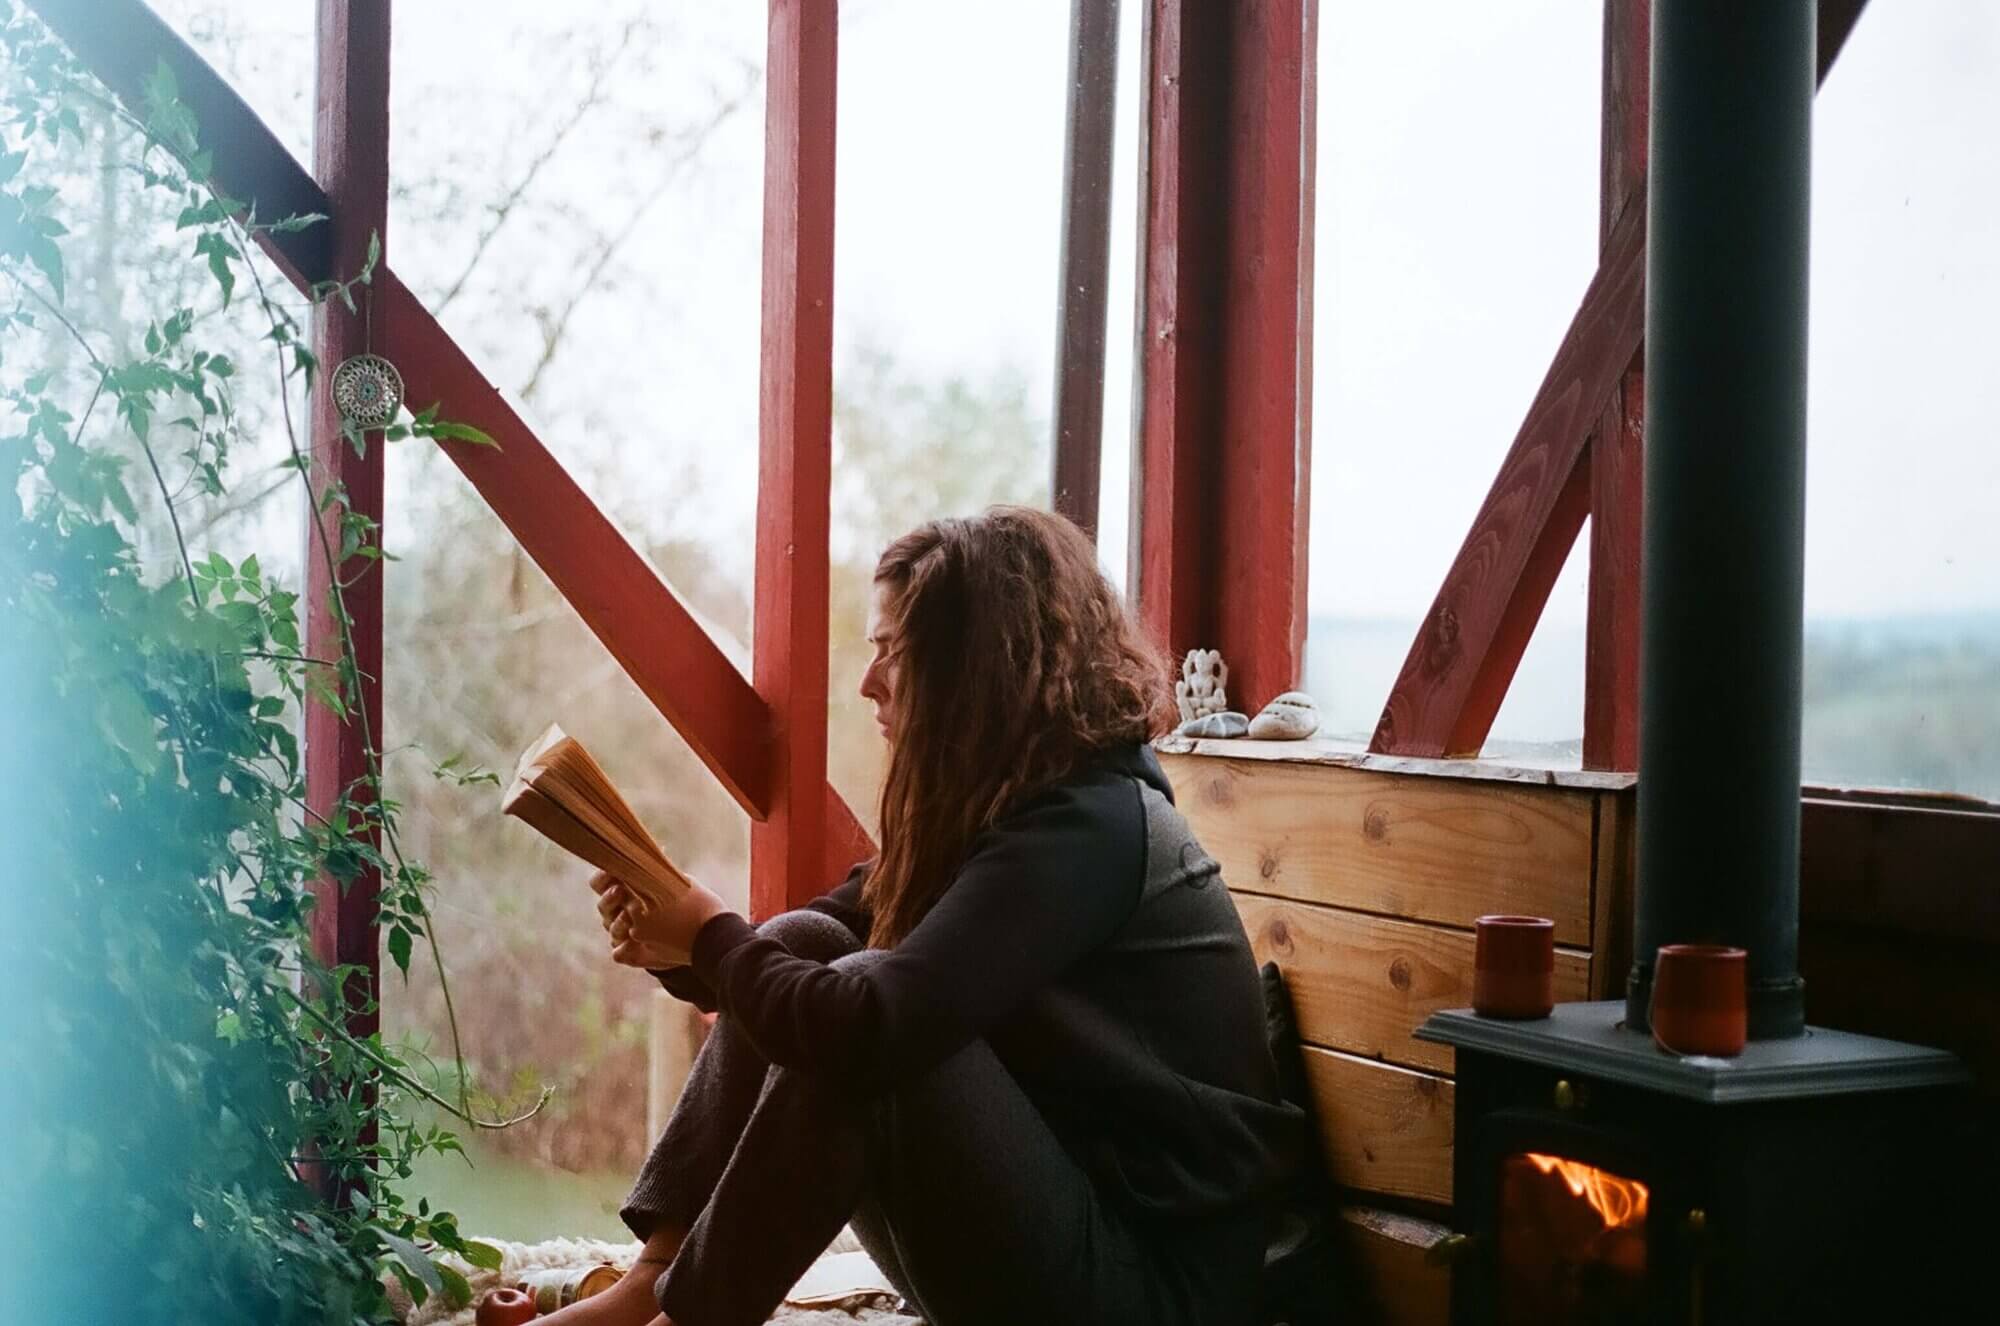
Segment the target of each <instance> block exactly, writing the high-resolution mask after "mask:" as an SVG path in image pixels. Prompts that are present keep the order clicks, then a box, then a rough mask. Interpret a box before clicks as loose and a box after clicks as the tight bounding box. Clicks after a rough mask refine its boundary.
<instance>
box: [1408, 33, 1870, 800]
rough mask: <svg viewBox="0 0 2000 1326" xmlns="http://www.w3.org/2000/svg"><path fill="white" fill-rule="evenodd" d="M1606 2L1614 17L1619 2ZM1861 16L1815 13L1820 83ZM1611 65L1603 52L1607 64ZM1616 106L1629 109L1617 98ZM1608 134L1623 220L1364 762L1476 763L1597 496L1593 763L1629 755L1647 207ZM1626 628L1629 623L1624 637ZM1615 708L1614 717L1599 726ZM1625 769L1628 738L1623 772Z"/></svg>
mask: <svg viewBox="0 0 2000 1326" xmlns="http://www.w3.org/2000/svg"><path fill="white" fill-rule="evenodd" d="M1611 3H1612V4H1613V6H1614V7H1615V6H1616V4H1617V0H1611ZM1862 7H1863V6H1862V3H1858V2H1857V0H1821V3H1820V32H1819V61H1820V64H1819V77H1820V81H1821V82H1822V83H1824V82H1825V80H1826V76H1827V73H1828V72H1829V70H1830V69H1831V68H1832V65H1833V61H1834V59H1835V58H1836V57H1837V56H1838V55H1839V54H1840V51H1841V48H1842V47H1843V46H1844V45H1845V44H1846V41H1847V37H1848V35H1849V33H1850V32H1851V31H1852V30H1853V26H1854V24H1855V22H1857V21H1858V20H1859V18H1860V14H1861V10H1862ZM1621 17H1623V16H1621ZM1643 39H1644V33H1643V27H1640V28H1627V27H1625V26H1623V24H1622V22H1621V24H1620V26H1619V28H1618V29H1617V30H1616V31H1613V30H1610V29H1607V33H1606V40H1607V42H1612V41H1617V42H1619V43H1620V50H1619V53H1618V54H1617V58H1618V59H1619V60H1620V61H1621V62H1623V63H1625V64H1627V65H1629V62H1630V60H1631V59H1632V53H1631V44H1632V43H1634V42H1640V41H1642V40H1643ZM1610 54H1611V53H1610V52H1609V50H1608V51H1607V58H1610ZM1623 76H1624V77H1625V78H1627V79H1629V78H1631V77H1633V74H1632V71H1631V70H1630V69H1629V68H1626V69H1625V70H1624V71H1623ZM1621 95H1623V96H1626V97H1628V98H1629V97H1630V96H1631V95H1633V94H1632V93H1631V91H1630V89H1629V87H1628V88H1626V89H1624V90H1623V91H1622V92H1621ZM1605 133H1606V134H1607V136H1609V137H1608V140H1607V148H1606V151H1607V160H1606V162H1605V163H1604V166H1605V169H1606V170H1607V172H1615V173H1616V174H1617V175H1618V177H1619V179H1620V182H1621V183H1623V184H1624V185H1625V186H1626V187H1625V190H1624V192H1623V193H1621V194H1620V197H1621V198H1622V199H1623V200H1624V201H1623V206H1622V207H1620V208H1616V209H1608V210H1614V211H1615V213H1616V215H1615V217H1607V218H1606V221H1607V223H1608V224H1607V226H1606V233H1605V239H1604V244H1603V253H1602V256H1601V258H1600V260H1599V266H1598V270H1597V274H1596V275H1595V276H1594V277H1593V278H1592V279H1591V283H1590V286H1589V288H1588V289H1587V290H1586V291H1585V293H1584V299H1583V304H1582V306H1581V307H1580V308H1579V309H1578V310H1577V315H1576V317H1575V318H1574V319H1573V320H1572V321H1571V323H1570V327H1569V331H1568V333H1567V334H1566V335H1565V336H1564V338H1563V342H1562V345H1561V347H1560V348H1559V349H1558V350H1557V352H1556V359H1555V362H1554V363H1553V364H1551V365H1550V368H1549V374H1548V377H1547V378H1546V379H1544V381H1543V383H1542V389H1541V391H1539V392H1538V393H1537V394H1536V396H1535V400H1534V403H1533V404H1532V405H1530V406H1529V409H1528V418H1527V420H1526V421H1525V422H1524V423H1523V424H1522V426H1521V431H1520V433H1519V434H1518V435H1517V436H1516V437H1515V439H1514V445H1513V447H1512V448H1511V449H1510V450H1509V451H1508V453H1507V457H1506V459H1505V460H1504V461H1502V462H1501V466H1500V474H1499V476H1498V477H1497V478H1496V479H1495V480H1494V484H1493V488H1492V490H1491V491H1490V492H1489V493H1488V494H1487V497H1486V501H1485V503H1484V504H1482V505H1481V507H1480V509H1479V513H1478V515H1477V516H1475V517H1474V518H1473V525H1472V530H1471V532H1470V533H1468V534H1467V535H1466V540H1465V543H1464V545H1463V546H1461V547H1460V549H1459V552H1458V556H1457V557H1456V558H1455V559H1454V560H1453V562H1452V566H1451V569H1450V570H1449V571H1448V572H1446V574H1445V580H1444V584H1443V586H1442V587H1441V588H1440V589H1439V590H1438V596H1437V599H1436V600H1435V601H1434V602H1433V603H1432V605H1431V609H1430V611H1429V613H1427V614H1426V615H1425V618H1424V621H1423V624H1422V625H1421V626H1420V627H1419V628H1418V633H1417V638H1416V641H1415V642H1414V643H1413V644H1412V645H1411V647H1410V653H1409V657H1408V658H1407V659H1406V660H1405V661H1404V663H1403V670H1402V672H1401V673H1400V674H1399V675H1398V676H1397V678H1396V683H1395V686H1394V688H1393V689H1392V690H1391V691H1390V694H1389V699H1388V702H1387V703H1386V704H1385V705H1384V706H1383V709H1382V717H1381V719H1380V720H1379V721H1378V722H1377V724H1376V728H1375V736H1374V739H1373V741H1371V742H1370V743H1369V749H1370V750H1372V751H1376V752H1381V753H1388V754H1395V755H1426V756H1460V755H1465V756H1469V755H1476V754H1478V753H1479V749H1480V747H1481V746H1482V745H1484V744H1485V741H1486V734H1487V732H1488V731H1490V730H1491V728H1492V725H1493V716H1494V714H1496V713H1497V712H1498V711H1499V708H1500V701H1501V700H1502V699H1503V698H1504V697H1505V696H1506V693H1507V687H1508V686H1509V684H1511V683H1512V681H1513V679H1514V670H1515V668H1516V667H1517V666H1518V665H1519V663H1520V661H1521V653H1522V651H1523V650H1524V649H1525V648H1526V647H1527V643H1528V639H1529V637H1530V636H1531V635H1532V634H1533V632H1534V628H1535V623H1536V622H1537V621H1538V620H1539V619H1540V617H1541V613H1542V608H1543V606H1544V605H1545V604H1546V603H1547V601H1548V593H1549V589H1550V588H1551V587H1552V586H1553V585H1554V583H1555V577H1556V575H1557V574H1558V573H1559V572H1560V570H1561V569H1562V563H1563V559H1564V558H1566V557H1567V556H1568V555H1569V550H1570V547H1571V545H1573V544H1574V543H1575V541H1576V535H1577V531H1578V530H1579V529H1580V528H1581V527H1582V523H1583V516H1584V514H1585V513H1586V511H1588V510H1590V509H1591V505H1592V501H1593V489H1595V490H1597V491H1596V494H1595V500H1596V501H1598V502H1601V503H1602V504H1603V505H1604V508H1605V510H1606V512H1607V513H1608V517H1609V518H1608V520H1607V522H1606V523H1607V525H1608V526H1609V528H1608V530H1607V532H1606V533H1605V535H1604V536H1603V537H1604V538H1605V540H1606V542H1607V545H1608V546H1607V548H1606V550H1605V551H1604V552H1603V554H1602V555H1603V557H1604V558H1605V560H1606V562H1607V563H1609V565H1608V566H1607V567H1605V568H1604V569H1603V570H1600V571H1599V572H1598V574H1597V576H1596V577H1595V579H1594V583H1593V586H1592V593H1591V601H1592V613H1593V616H1595V617H1596V618H1597V620H1598V630H1599V632H1600V635H1599V654H1598V660H1597V664H1596V671H1597V674H1598V681H1597V699H1596V702H1595V705H1594V709H1595V711H1596V712H1597V714H1598V719H1597V725H1596V740H1595V742H1594V743H1592V749H1591V754H1592V755H1593V756H1595V757H1596V758H1597V759H1598V760H1599V761H1600V762H1602V763H1604V764H1608V765H1614V766H1615V765H1617V764H1618V763H1619V762H1620V760H1621V758H1622V757H1623V754H1624V752H1623V750H1622V748H1621V746H1620V745H1619V743H1620V742H1621V741H1623V740H1624V738H1623V737H1621V736H1620V735H1619V733H1620V724H1622V723H1627V722H1630V723H1636V719H1635V718H1633V717H1631V715H1632V713H1633V712H1634V711H1636V709H1637V706H1638V665H1637V650H1638V635H1637V631H1638V626H1637V615H1638V594H1639V580H1638V575H1639V563H1638V552H1637V548H1638V544H1637V540H1638V537H1639V530H1638V521H1637V519H1636V518H1635V517H1634V514H1633V507H1634V506H1635V504H1636V499H1635V498H1634V497H1633V496H1632V493H1633V491H1635V490H1636V489H1637V487H1638V473H1639V457H1638V455H1636V454H1633V452H1634V451H1636V448H1637V444H1638V438H1639V432H1640V431H1641V430H1640V425H1639V424H1638V423H1637V422H1635V421H1634V420H1633V418H1632V416H1633V414H1634V412H1635V410H1636V409H1637V408H1638V407H1636V406H1633V405H1632V404H1630V403H1629V402H1628V401H1627V400H1626V399H1625V398H1624V393H1625V392H1626V391H1627V390H1628V389H1633V388H1638V387H1640V386H1642V380H1641V379H1639V378H1637V377H1636V376H1633V377H1631V378H1629V379H1628V376H1627V373H1626V370H1627V368H1628V366H1630V365H1632V364H1633V363H1634V362H1635V360H1634V356H1635V355H1636V353H1637V351H1638V349H1639V343H1640V339H1641V337H1642V334H1643V330H1644V321H1645V290H1644V284H1645V282H1644V277H1645V201H1644V195H1643V193H1640V194H1638V195H1636V196H1635V195H1633V194H1632V193H1631V191H1630V186H1631V185H1632V184H1633V183H1634V182H1636V181H1638V180H1640V179H1642V178H1643V171H1644V164H1643V162H1644V158H1643V157H1639V158H1637V160H1635V159H1634V152H1635V150H1636V147H1635V145H1636V143H1637V142H1638V141H1641V140H1640V139H1639V138H1638V137H1637V135H1638V128H1637V126H1636V125H1635V124H1634V123H1633V122H1632V121H1631V119H1630V118H1629V116H1626V117H1624V118H1622V119H1621V121H1620V123H1619V124H1617V125H1607V127H1606V130H1605ZM1614 392H1616V393H1618V398H1617V399H1614ZM1599 429H1604V430H1607V435H1613V436H1615V437H1616V439H1617V445H1616V446H1607V447H1606V448H1605V454H1606V457H1607V459H1606V460H1605V462H1604V464H1603V465H1602V466H1594V465H1593V464H1592V459H1593V458H1592V457H1591V455H1590V454H1589V453H1588V452H1587V450H1586V443H1587V440H1588V439H1589V438H1590V437H1591V436H1592V435H1593V434H1594V433H1595V432H1597V431H1598V430H1599ZM1598 471H1601V473H1599V472H1598ZM1595 543H1596V536H1594V537H1593V545H1595ZM1593 551H1594V552H1595V551H1596V549H1595V546H1594V547H1593ZM1614 605H1615V606H1614ZM1627 615H1629V616H1630V618H1631V621H1630V622H1629V624H1625V625H1620V624H1619V623H1620V621H1621V619H1622V618H1624V617H1625V616H1627ZM1621 632H1622V633H1623V634H1622V635H1621V634H1620V633H1621ZM1607 650H1608V652H1607ZM1628 688H1629V689H1628ZM1621 709H1622V710H1623V711H1625V715H1624V717H1610V718H1607V717H1606V715H1607V713H1611V714H1614V715H1615V714H1616V713H1617V711H1619V710H1621ZM1586 730H1587V731H1588V728H1587V729H1586ZM1636 757H1637V737H1636V731H1635V732H1634V733H1633V734H1632V737H1631V752H1630V760H1631V762H1636Z"/></svg>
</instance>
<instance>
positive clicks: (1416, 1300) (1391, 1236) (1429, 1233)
mask: <svg viewBox="0 0 2000 1326" xmlns="http://www.w3.org/2000/svg"><path fill="white" fill-rule="evenodd" d="M1337 1215H1338V1217H1339V1220H1340V1225H1339V1233H1340V1236H1341V1242H1342V1245H1343V1247H1344V1249H1345V1251H1346V1253H1347V1265H1348V1268H1349V1269H1350V1270H1351V1271H1352V1272H1353V1274H1354V1277H1355V1279H1356V1280H1357V1281H1358V1282H1359V1283H1358V1287H1359V1289H1360V1291H1361V1295H1362V1300H1363V1301H1362V1303H1361V1304H1360V1305H1359V1310H1358V1311H1356V1312H1355V1314H1354V1315H1355V1319H1356V1320H1360V1321H1368V1322H1375V1323H1377V1324H1378V1326H1445V1323H1446V1322H1448V1321H1450V1319H1451V1268H1450V1267H1449V1266H1448V1265H1444V1264H1441V1263H1440V1262H1438V1261H1436V1260H1434V1259H1433V1257H1432V1255H1431V1250H1432V1249H1433V1248H1435V1247H1436V1246H1437V1245H1438V1244H1439V1243H1442V1242H1443V1241H1444V1240H1445V1239H1446V1238H1447V1237H1449V1236H1450V1234H1451V1229H1450V1228H1449V1227H1448V1226H1445V1225H1441V1224H1438V1223H1437V1222H1436V1221H1433V1220H1422V1219H1419V1218H1418V1217H1416V1216H1410V1215H1403V1214H1400V1213H1398V1212H1395V1211H1381V1210H1377V1209H1376V1208H1374V1207H1371V1206H1343V1207H1341V1208H1340V1209H1339V1211H1338V1212H1337Z"/></svg>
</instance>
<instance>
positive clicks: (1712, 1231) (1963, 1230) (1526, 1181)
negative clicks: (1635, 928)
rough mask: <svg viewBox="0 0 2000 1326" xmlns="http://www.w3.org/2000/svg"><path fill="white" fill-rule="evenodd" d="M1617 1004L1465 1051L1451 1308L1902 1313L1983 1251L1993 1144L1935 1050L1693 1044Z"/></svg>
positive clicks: (1643, 1316) (1539, 1313)
mask: <svg viewBox="0 0 2000 1326" xmlns="http://www.w3.org/2000/svg"><path fill="white" fill-rule="evenodd" d="M1623 1014H1624V1005H1623V1004H1622V1003H1620V1002H1616V1001H1612V1002H1603V1003H1584V1004H1563V1005H1559V1006H1558V1007H1557V1008H1556V1010H1555V1013H1554V1015H1553V1016H1551V1017H1549V1018H1546V1019H1541V1020H1537V1021H1533V1022H1504V1021H1498V1020H1494V1019H1489V1018H1481V1017H1478V1016H1476V1015H1474V1014H1472V1013H1470V1012H1447V1013H1440V1014H1438V1015H1437V1016H1435V1017H1433V1018H1432V1019H1430V1021H1429V1022H1427V1023H1426V1024H1425V1025H1424V1027H1423V1028H1422V1029H1421V1030H1420V1031H1419V1032H1418V1033H1417V1034H1418V1036H1419V1037H1421V1038H1423V1039H1426V1040H1432V1041H1439V1042H1443V1043H1445V1044H1448V1045H1451V1046H1453V1047H1455V1049H1456V1050H1457V1067H1458V1086H1457V1103H1456V1113H1457V1132H1456V1148H1455V1153H1454V1185H1453V1186H1454V1193H1455V1204H1454V1221H1455V1223H1456V1225H1457V1227H1458V1229H1459V1231H1460V1234H1459V1237H1458V1238H1457V1239H1455V1240H1454V1245H1455V1248H1456V1258H1455V1260H1456V1266H1455V1268H1454V1273H1453V1296H1452V1301H1453V1320H1454V1321H1455V1322H1456V1323H1459V1326H1472V1324H1473V1323H1482V1324H1484V1323H1494V1324H1499V1323H1516V1322H1520V1323H1527V1322H1533V1323H1537V1324H1538V1326H1560V1324H1561V1323H1585V1322H1674V1323H1686V1322H1690V1321H1696V1322H1778V1321H1849V1320H1879V1321H1900V1320H1909V1319H1914V1318H1915V1317H1916V1316H1919V1315H1921V1314H1920V1313H1919V1312H1918V1308H1919V1306H1921V1307H1923V1308H1924V1309H1925V1310H1930V1311H1940V1312H1942V1311H1944V1310H1945V1309H1946V1308H1947V1307H1948V1306H1949V1304H1950V1301H1951V1299H1952V1297H1953V1295H1955V1294H1958V1293H1961V1292H1963V1291H1964V1286H1965V1285H1966V1284H1968V1283H1969V1280H1970V1277H1971V1275H1972V1267H1973V1266H1974V1260H1973V1252H1972V1248H1971V1246H1970V1243H1971V1239H1972V1234H1971V1233H1970V1231H1972V1230H1974V1229H1976V1228H1977V1225H1976V1223H1975V1221H1974V1218H1973V1216H1974V1211H1973V1209H1972V1205H1971V1204H1972V1203H1973V1202H1974V1201H1983V1200H1984V1193H1983V1192H1978V1191H1976V1190H1977V1189H1978V1188H1979V1185H1978V1184H1975V1183H1972V1182H1969V1181H1967V1182H1957V1181H1952V1180H1947V1179H1946V1178H1945V1177H1944V1176H1969V1171H1970V1169H1971V1168H1973V1167H1975V1165H1976V1159H1975V1158H1976V1157H1978V1156H1979V1155H1981V1154H1983V1152H1982V1150H1981V1149H1980V1148H1982V1147H1983V1148H1985V1151H1987V1152H1990V1150H1991V1144H1990V1143H1989V1142H1986V1141H1984V1140H1982V1139H1979V1138H1977V1137H1976V1136H1975V1135H1974V1133H1973V1129H1972V1126H1971V1125H1972V1120H1971V1116H1970V1112H1969V1105H1968V1097H1967V1095H1966V1093H1965V1092H1964V1090H1963V1088H1962V1086H1961V1084H1962V1083H1963V1082H1964V1081H1965V1080H1966V1074H1965V1072H1964V1069H1963V1068H1962V1067H1961V1066H1960V1065H1959V1063H1958V1061H1957V1060H1956V1059H1955V1058H1954V1057H1953V1056H1951V1055H1950V1054H1947V1053H1945V1052H1943V1051H1939V1050H1930V1049H1924V1048H1922V1047H1919V1046H1912V1045H1903V1044H1900V1043H1897V1042H1892V1041H1883V1040H1877V1039H1875V1038H1872V1037H1866V1036H1855V1035H1851V1034H1848V1033H1845V1032H1839V1031H1826V1030H1821V1029H1817V1028H1814V1029H1809V1030H1808V1032H1807V1034H1806V1035H1803V1036H1798V1037H1791V1038H1787V1039H1783V1040H1766V1041H1759V1042H1753V1043H1752V1044H1751V1045H1750V1047H1749V1048H1748V1049H1747V1050H1746V1051H1745V1052H1744V1053H1743V1054H1742V1055H1741V1056H1740V1057H1737V1058H1733V1059H1726V1060H1725V1059H1703V1058H1698V1057H1697V1058H1680V1057H1676V1056H1672V1055H1668V1054H1665V1053H1662V1052H1661V1051H1660V1050H1658V1049H1657V1048H1655V1046H1654V1045H1653V1042H1652V1040H1651V1038H1650V1037H1649V1036H1647V1035H1645V1034H1644V1033H1641V1032H1637V1031H1633V1030H1630V1029H1629V1028H1627V1027H1625V1026H1624V1025H1623Z"/></svg>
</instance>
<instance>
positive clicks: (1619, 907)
mask: <svg viewBox="0 0 2000 1326" xmlns="http://www.w3.org/2000/svg"><path fill="white" fill-rule="evenodd" d="M1638 816H1639V797H1638V792H1637V790H1636V789H1633V788H1626V789H1625V790H1623V791H1618V792H1599V793H1598V794H1597V802H1596V813H1595V816H1594V825H1595V828H1594V836H1593V838H1592V851H1591V876H1590V995H1589V997H1590V998H1592V999H1623V998H1624V997H1625V979H1626V977H1627V976H1628V975H1630V974H1631V970H1632V904H1633V892H1634V890H1635V888H1636V887H1637V879H1638V864H1639V862H1638V850H1639V819H1638Z"/></svg>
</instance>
